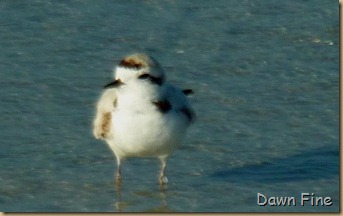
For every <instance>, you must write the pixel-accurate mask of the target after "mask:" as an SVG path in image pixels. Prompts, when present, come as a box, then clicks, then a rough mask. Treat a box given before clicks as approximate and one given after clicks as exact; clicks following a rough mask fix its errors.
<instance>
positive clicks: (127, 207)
mask: <svg viewBox="0 0 343 216" xmlns="http://www.w3.org/2000/svg"><path fill="white" fill-rule="evenodd" d="M0 12H1V16H0V47H1V50H2V51H1V52H0V71H1V72H0V73H1V77H2V79H0V85H1V88H0V92H1V100H0V118H1V121H0V122H1V123H0V140H2V141H1V149H0V170H1V174H0V185H1V186H0V194H1V195H0V210H1V211H23V212H32V211H43V212H55V211H57V212H60V211H64V212H65V211H68V212H74V211H80V212H86V211H90V212H112V211H125V212H136V211H137V212H138V211H139V212H141V211H143V212H146V211H149V212H150V211H176V212H202V211H204V212H223V211H226V212H253V211H261V212H263V211H276V212H284V211H290V212H294V211H297V212H299V211H308V212H310V211H311V212H315V211H326V212H337V211H338V210H339V175H338V171H339V140H338V137H339V133H338V124H339V122H338V117H339V113H338V109H339V107H338V95H339V94H338V93H339V92H338V91H339V81H338V77H339V73H338V29H339V28H338V24H339V21H338V4H337V2H335V1H319V0H312V1H296V0H291V1H275V0H271V1H268V2H267V1H247V0H245V1H244V0H243V1H242V0H230V1H226V0H219V1H215V2H211V3H208V2H207V1H204V0H201V1H196V3H195V2H193V1H177V0H169V1H167V0H165V1H154V0H146V1H140V2H139V3H138V2H137V1H121V2H120V3H119V2H112V1H100V2H99V1H97V2H96V3H95V2H94V1H58V2H56V1H39V0H33V1H27V2H22V1H7V0H3V1H0ZM137 51H139V52H147V53H150V54H151V55H153V56H154V57H155V58H157V59H158V60H159V61H160V63H161V65H162V66H163V67H164V69H165V70H166V72H167V75H168V79H169V80H170V81H171V82H173V83H174V84H176V85H178V86H179V87H181V88H192V89H193V90H194V91H195V92H196V94H195V95H194V96H193V97H192V98H191V100H192V103H193V106H194V109H195V111H196V112H197V122H196V123H195V124H194V125H193V126H192V127H191V128H190V129H189V131H188V135H187V139H186V140H185V141H184V143H183V145H182V147H181V148H180V149H178V150H177V151H176V152H175V154H174V155H173V156H172V157H171V158H170V160H169V161H168V164H167V175H168V178H169V184H168V185H167V186H166V187H164V188H160V187H159V185H158V184H157V174H158V171H159V163H158V161H157V160H153V159H129V160H127V161H126V162H125V163H124V165H123V176H124V179H123V184H122V186H121V187H120V188H116V187H115V185H114V181H113V177H114V171H115V159H114V157H113V155H112V153H111V152H110V150H109V149H108V148H107V146H106V145H105V143H103V142H101V141H98V140H95V139H94V138H93V137H92V134H91V124H92V118H93V115H94V108H95V107H94V105H95V103H96V100H97V97H98V96H99V94H100V92H101V88H102V86H103V84H105V83H107V82H108V81H109V80H111V78H112V76H113V74H112V69H113V67H114V65H115V64H116V63H117V61H119V60H120V59H121V58H122V57H123V56H125V55H127V54H129V53H132V52H137ZM303 192H308V193H315V194H316V195H317V196H323V197H327V196H329V197H332V199H333V204H332V206H330V207H327V206H318V207H314V206H310V205H305V206H301V205H300V194H301V193H303ZM257 193H263V194H265V195H267V196H294V197H296V198H297V206H278V207H275V206H263V207H262V206H259V205H258V204H257V203H256V202H257V199H256V197H257Z"/></svg>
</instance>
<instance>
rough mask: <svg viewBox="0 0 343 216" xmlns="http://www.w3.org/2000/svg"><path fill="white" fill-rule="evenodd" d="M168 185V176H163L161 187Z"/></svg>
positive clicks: (161, 177)
mask: <svg viewBox="0 0 343 216" xmlns="http://www.w3.org/2000/svg"><path fill="white" fill-rule="evenodd" d="M167 183H168V178H167V176H165V175H163V176H160V184H161V185H165V184H167Z"/></svg>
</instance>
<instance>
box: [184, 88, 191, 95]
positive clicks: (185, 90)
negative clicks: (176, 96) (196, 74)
mask: <svg viewBox="0 0 343 216" xmlns="http://www.w3.org/2000/svg"><path fill="white" fill-rule="evenodd" d="M182 92H183V93H184V94H185V95H190V94H194V92H193V90H192V89H184V90H182Z"/></svg>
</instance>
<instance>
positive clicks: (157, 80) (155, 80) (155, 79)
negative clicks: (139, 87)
mask: <svg viewBox="0 0 343 216" xmlns="http://www.w3.org/2000/svg"><path fill="white" fill-rule="evenodd" d="M138 79H142V80H146V79H148V80H149V81H150V82H152V83H153V84H156V85H162V83H163V81H164V80H163V78H160V77H154V76H151V75H150V74H142V75H140V76H139V77H138Z"/></svg>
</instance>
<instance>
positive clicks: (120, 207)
mask: <svg viewBox="0 0 343 216" xmlns="http://www.w3.org/2000/svg"><path fill="white" fill-rule="evenodd" d="M122 189H123V187H122V182H116V183H115V191H116V201H115V204H114V207H115V209H116V211H117V212H123V211H125V208H127V207H129V206H130V205H129V202H130V200H127V201H124V200H123V199H122V198H123V196H122V194H123V193H122ZM167 189H168V186H167V185H160V186H159V191H158V193H159V196H158V197H159V198H160V199H161V201H162V204H161V205H160V206H158V207H155V208H150V209H146V210H144V212H171V211H172V210H171V209H169V208H168V205H167ZM137 194H140V195H142V194H145V196H149V197H156V196H154V195H156V194H157V193H155V192H152V193H150V192H148V193H141V192H140V193H138V192H137ZM147 194H150V195H147Z"/></svg>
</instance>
